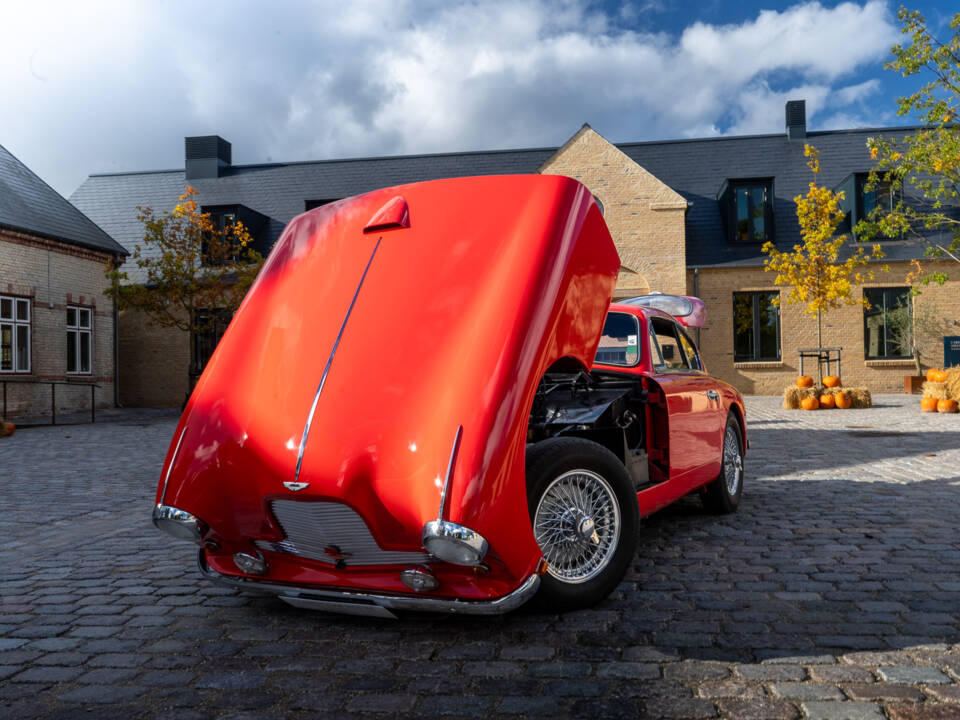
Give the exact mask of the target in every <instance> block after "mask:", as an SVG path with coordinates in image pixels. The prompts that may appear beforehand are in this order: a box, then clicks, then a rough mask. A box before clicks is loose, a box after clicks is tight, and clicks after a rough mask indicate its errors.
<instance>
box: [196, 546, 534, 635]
mask: <svg viewBox="0 0 960 720" xmlns="http://www.w3.org/2000/svg"><path fill="white" fill-rule="evenodd" d="M197 564H198V565H199V566H200V572H201V573H203V575H204V576H205V577H206V578H208V579H210V580H212V581H213V582H215V583H218V584H220V585H226V586H227V587H232V588H236V589H239V590H244V591H246V592H254V593H262V594H266V595H276V596H277V597H278V598H279V599H280V600H283V601H284V602H285V603H289V604H290V605H293V606H294V607H299V608H307V609H310V610H323V611H326V612H336V613H343V614H345V615H369V616H373V617H386V618H396V617H397V616H396V615H394V614H393V613H392V612H391V610H416V611H419V612H437V613H456V614H460V615H500V614H502V613H508V612H510V611H511V610H516V609H517V608H518V607H520V606H521V605H523V604H524V603H525V602H527V600H529V599H530V598H532V597H533V596H534V594H535V593H536V592H537V588H538V587H539V586H540V576H539V575H536V574H534V575H531V576H530V577H528V578H527V579H526V580H525V581H524V583H523V584H522V585H521V586H520V587H518V588H517V589H516V590H514V591H513V592H512V593H510V594H508V595H504V596H503V597H500V598H496V599H495V600H448V599H446V598H433V597H414V596H409V595H378V594H375V593H368V592H361V591H353V590H332V589H330V590H328V589H324V588H315V587H309V588H308V587H297V586H295V585H280V584H277V583H270V582H265V581H262V580H254V579H252V578H245V577H233V576H228V575H221V574H220V573H218V572H217V571H216V570H213V569H212V568H210V566H209V565H207V558H206V556H205V555H204V551H203V550H201V551H200V552H199V554H198V555H197Z"/></svg>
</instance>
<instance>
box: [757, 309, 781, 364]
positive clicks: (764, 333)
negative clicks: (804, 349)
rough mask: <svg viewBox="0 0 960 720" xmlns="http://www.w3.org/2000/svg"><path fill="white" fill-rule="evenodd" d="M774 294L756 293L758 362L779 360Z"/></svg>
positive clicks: (777, 313) (777, 312)
mask: <svg viewBox="0 0 960 720" xmlns="http://www.w3.org/2000/svg"><path fill="white" fill-rule="evenodd" d="M775 297H777V294H776V293H757V305H758V306H759V311H758V316H757V332H758V335H759V338H760V348H759V350H760V353H759V357H758V359H759V360H779V359H780V333H779V332H777V319H778V316H779V309H778V308H777V306H776V305H774V304H773V300H774V298H775Z"/></svg>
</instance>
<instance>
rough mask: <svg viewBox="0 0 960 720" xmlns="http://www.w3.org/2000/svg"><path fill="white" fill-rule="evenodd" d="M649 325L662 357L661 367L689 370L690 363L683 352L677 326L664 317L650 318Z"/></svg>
mask: <svg viewBox="0 0 960 720" xmlns="http://www.w3.org/2000/svg"><path fill="white" fill-rule="evenodd" d="M650 327H651V328H652V330H653V333H654V335H655V336H656V340H657V345H658V346H659V347H660V355H661V357H662V358H663V365H662V367H663V369H665V370H689V369H690V365H689V363H688V362H687V357H686V355H685V354H684V352H683V347H682V345H681V344H680V339H679V337H678V333H677V327H676V325H675V324H674V323H673V321H671V320H667V319H666V318H650Z"/></svg>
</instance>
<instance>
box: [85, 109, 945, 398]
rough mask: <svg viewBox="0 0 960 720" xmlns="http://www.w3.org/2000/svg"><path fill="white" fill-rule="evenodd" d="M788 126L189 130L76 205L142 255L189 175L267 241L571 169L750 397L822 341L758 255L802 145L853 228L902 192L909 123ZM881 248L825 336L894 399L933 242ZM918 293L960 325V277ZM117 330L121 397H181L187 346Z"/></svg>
mask: <svg viewBox="0 0 960 720" xmlns="http://www.w3.org/2000/svg"><path fill="white" fill-rule="evenodd" d="M786 119H787V123H786V127H785V128H784V132H779V133H774V134H769V135H755V136H741V137H714V138H707V139H698V140H674V141H657V142H639V143H621V144H612V143H610V142H608V141H607V140H606V139H604V138H603V137H602V136H600V135H599V134H598V133H596V132H595V131H594V130H593V129H592V128H590V127H589V126H588V125H584V126H583V127H582V128H581V129H580V130H579V131H577V133H575V134H574V135H573V137H571V138H570V140H568V141H567V142H566V143H565V144H564V145H563V146H562V147H560V148H532V149H526V150H509V151H490V152H466V153H444V154H435V155H415V156H402V157H383V158H358V159H348V160H330V161H320V162H296V163H271V164H264V165H233V164H232V162H231V147H230V144H229V143H227V142H225V141H224V140H223V139H221V138H219V137H217V136H208V137H199V138H187V139H186V143H185V148H186V155H185V163H184V165H185V167H184V169H183V170H169V171H153V172H134V173H120V174H116V173H115V174H103V175H91V176H90V177H89V178H88V179H87V180H86V181H85V182H84V183H83V184H82V185H81V186H80V188H78V189H77V191H76V192H75V193H74V194H73V196H72V197H71V201H72V202H73V203H74V204H76V205H77V206H78V207H79V208H80V209H81V210H83V211H84V212H86V213H87V214H88V215H89V216H90V217H91V218H93V219H94V220H96V221H97V222H98V223H99V224H100V225H101V227H103V228H104V229H105V230H106V231H107V232H108V233H109V234H110V235H111V236H112V237H113V238H114V239H115V240H117V241H118V242H120V243H121V244H122V245H124V246H126V247H128V248H130V247H132V245H133V244H134V243H136V242H138V241H139V240H140V238H141V235H142V230H141V228H140V227H139V225H138V223H137V222H136V215H135V208H136V206H137V205H152V206H153V207H155V208H157V209H166V208H170V207H172V206H173V205H174V204H175V203H176V199H177V196H178V195H179V194H180V193H181V192H182V191H183V188H184V186H185V185H186V184H190V185H192V186H193V187H195V188H196V189H197V190H198V192H199V200H200V202H201V204H202V205H203V207H204V208H205V209H207V210H209V211H210V212H211V213H213V214H214V215H218V216H223V217H239V218H241V219H242V220H243V221H244V223H245V224H246V225H247V226H248V227H250V228H251V229H252V230H253V231H254V235H255V238H256V241H257V243H258V244H259V246H260V247H261V248H262V249H264V250H266V249H268V248H269V247H270V246H271V245H272V244H273V242H274V241H275V240H276V238H277V237H278V236H279V234H280V232H281V231H282V230H283V227H284V226H285V225H286V223H287V222H289V221H290V219H291V218H293V217H294V216H295V215H297V214H299V213H302V212H304V211H306V210H310V209H312V208H314V207H317V206H319V205H322V204H324V203H327V202H331V201H334V200H338V199H340V198H343V197H348V196H350V195H355V194H358V193H362V192H366V191H369V190H373V189H376V188H380V187H387V186H391V185H398V184H402V183H408V182H416V181H420V180H429V179H436V178H446V177H456V176H465V175H492V174H511V173H536V172H541V173H552V174H562V175H568V176H570V177H574V178H577V179H578V180H580V181H581V182H583V183H584V184H585V185H586V186H587V187H588V188H590V190H591V191H592V192H593V193H594V195H595V196H596V197H597V199H598V200H599V201H600V203H601V204H602V205H603V208H604V215H605V217H606V220H607V224H608V226H609V227H610V231H611V233H612V235H613V238H614V241H615V242H616V244H617V249H618V251H619V253H620V258H621V263H622V268H621V273H620V277H619V280H618V285H617V291H616V297H630V296H633V295H638V294H642V293H645V292H649V291H661V292H668V293H670V292H674V293H687V294H692V295H698V296H700V297H702V298H703V299H704V300H705V301H706V303H707V310H708V317H707V323H708V324H707V326H706V327H705V328H703V330H702V331H701V332H700V344H701V349H702V352H703V356H704V359H705V361H706V364H707V366H708V368H709V370H710V372H711V373H713V374H715V375H717V376H719V377H721V378H723V379H725V380H728V381H729V382H731V383H733V384H734V385H736V386H737V387H739V388H740V389H741V390H742V391H744V392H746V393H761V394H764V393H778V392H780V391H781V390H782V388H783V387H784V385H786V384H789V383H790V382H792V380H793V378H795V376H796V375H797V371H798V355H797V350H798V349H799V348H803V347H812V346H814V345H816V344H817V342H816V320H815V319H814V318H810V317H808V316H804V315H803V314H802V312H801V310H800V308H799V307H797V306H792V305H788V304H786V303H784V305H783V307H782V309H779V310H778V309H777V308H776V307H775V306H774V305H773V304H772V302H771V301H772V299H773V298H774V297H776V296H777V295H780V296H781V297H785V295H786V290H785V289H781V288H776V287H774V286H773V276H772V275H771V274H770V273H765V272H764V271H763V267H762V266H763V258H764V256H763V254H762V253H761V251H760V247H761V246H762V245H763V243H764V242H765V241H767V240H772V241H773V242H774V243H775V244H776V245H777V246H778V247H780V248H781V249H786V248H791V247H792V246H793V245H794V244H795V243H797V242H799V241H800V230H799V226H798V224H797V220H796V212H795V210H796V208H795V205H794V202H793V198H794V197H796V196H797V195H800V194H803V193H805V192H806V189H807V184H808V183H809V182H810V180H811V178H812V176H811V173H810V171H809V169H808V168H807V166H806V159H805V158H804V155H803V147H804V144H805V143H810V144H813V145H815V146H816V147H817V148H819V150H820V151H821V166H822V170H821V174H820V177H819V179H818V180H819V182H820V183H822V184H826V185H828V186H833V187H835V188H837V189H841V188H842V189H844V190H845V193H846V197H847V206H848V207H847V210H848V215H849V220H850V225H851V227H852V226H853V225H854V224H855V223H856V221H857V219H859V218H860V217H863V216H864V214H865V213H866V212H868V211H869V210H870V208H871V207H873V206H874V205H876V204H877V203H883V202H889V201H890V197H889V194H886V195H884V194H883V193H880V192H868V191H866V190H865V188H864V183H863V180H864V178H865V176H866V173H867V171H868V170H869V169H870V167H871V161H870V158H869V155H868V152H867V148H866V140H867V138H868V137H870V136H872V135H877V134H883V135H886V136H896V137H902V136H903V135H905V134H907V133H909V132H910V130H911V128H881V129H856V130H841V131H821V132H808V131H807V127H806V119H805V112H804V103H803V102H802V101H795V102H791V103H788V105H787V112H786ZM855 242H856V241H855V240H851V241H850V244H851V245H853V244H854V243H855ZM881 244H882V246H883V249H884V251H885V252H886V255H887V257H886V259H885V261H884V263H885V264H887V265H889V267H890V270H889V272H881V271H880V265H879V264H876V266H875V270H876V271H877V278H876V280H875V281H874V282H871V283H870V284H869V285H867V286H864V287H857V288H855V289H854V295H855V296H857V297H861V296H863V295H866V296H867V297H868V298H869V299H870V300H871V304H872V309H871V310H868V311H865V310H864V308H863V307H857V306H851V307H844V308H841V309H839V310H835V311H831V312H830V313H828V314H826V315H825V316H824V334H823V344H824V345H826V346H839V347H842V348H843V352H842V361H843V376H844V381H845V382H846V383H847V384H857V385H866V386H867V387H869V388H870V389H871V390H873V391H875V392H891V391H897V390H899V389H902V387H903V376H904V375H907V374H912V370H911V368H912V366H913V360H912V359H911V358H910V357H908V355H909V351H908V350H907V349H904V348H901V347H898V346H897V345H896V343H894V342H893V341H892V340H891V338H890V332H889V330H890V322H889V321H890V317H891V315H890V313H891V312H893V311H894V310H895V309H896V307H897V305H898V304H899V303H902V302H905V301H906V298H907V294H906V293H907V285H906V282H905V277H906V275H907V273H908V271H909V260H910V259H912V258H914V257H921V256H922V255H923V244H922V243H920V242H917V241H915V240H889V241H885V242H883V243H881ZM929 269H935V268H934V267H933V266H930V268H929ZM945 269H947V270H950V269H952V268H951V267H950V266H949V265H945ZM954 275H956V272H954ZM917 302H918V303H919V305H921V306H922V305H923V304H924V303H925V304H927V306H928V307H936V309H937V312H938V313H939V314H941V315H942V316H943V317H944V318H946V319H947V322H949V321H950V320H952V319H953V318H960V283H958V282H957V281H956V280H951V282H949V283H947V285H945V286H943V287H937V288H929V289H926V290H924V293H923V295H922V296H921V297H920V298H919V299H918V301H917ZM956 334H960V327H958V328H957V332H956ZM120 337H121V342H120V367H121V368H122V374H123V376H124V383H122V384H121V397H122V399H123V400H124V401H125V402H127V403H130V404H150V405H155V404H178V403H179V402H181V401H182V399H183V397H184V394H185V392H186V379H185V373H184V372H183V368H185V367H186V363H187V358H188V357H189V342H190V339H189V338H187V337H186V336H185V335H184V334H182V333H178V332H175V331H162V332H157V331H156V329H153V328H149V327H147V326H146V325H145V324H144V322H143V318H141V317H138V316H135V315H132V314H124V315H123V316H122V317H121V320H120ZM194 341H195V342H198V343H200V344H202V345H204V347H209V345H210V344H211V343H210V339H209V338H197V339H195V340H194ZM198 354H199V355H200V356H203V354H204V353H203V352H200V353H198ZM808 369H809V366H808Z"/></svg>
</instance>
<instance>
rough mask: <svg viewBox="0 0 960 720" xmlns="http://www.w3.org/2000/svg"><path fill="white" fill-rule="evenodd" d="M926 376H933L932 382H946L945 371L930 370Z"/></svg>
mask: <svg viewBox="0 0 960 720" xmlns="http://www.w3.org/2000/svg"><path fill="white" fill-rule="evenodd" d="M928 374H929V375H933V382H946V380H947V371H946V370H931V371H930V372H929V373H928Z"/></svg>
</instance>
